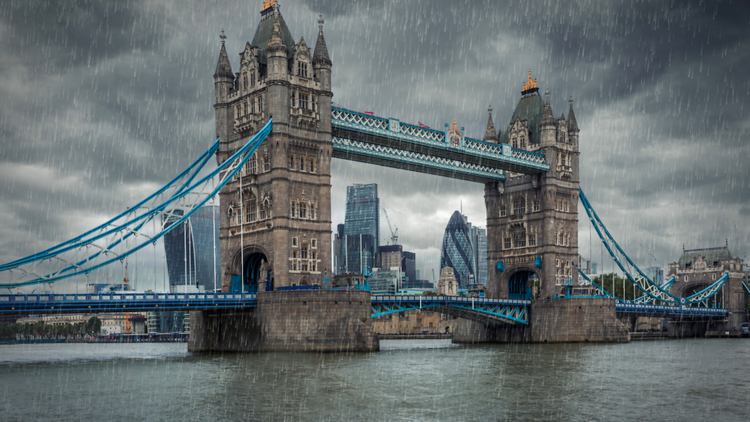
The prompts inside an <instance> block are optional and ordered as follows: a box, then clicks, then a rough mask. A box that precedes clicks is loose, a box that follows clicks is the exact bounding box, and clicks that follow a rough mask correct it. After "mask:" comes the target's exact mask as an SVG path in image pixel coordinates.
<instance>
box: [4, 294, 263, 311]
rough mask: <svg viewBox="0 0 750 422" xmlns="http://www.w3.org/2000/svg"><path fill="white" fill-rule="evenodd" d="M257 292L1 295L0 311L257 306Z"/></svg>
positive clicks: (182, 309) (138, 309) (186, 308)
mask: <svg viewBox="0 0 750 422" xmlns="http://www.w3.org/2000/svg"><path fill="white" fill-rule="evenodd" d="M257 305H258V300H257V298H256V295H255V293H127V292H125V293H112V294H71V293H68V294H42V295H0V314H34V313H63V312H66V313H70V312H136V311H178V310H181V311H200V310H207V309H237V308H254V307H256V306H257Z"/></svg>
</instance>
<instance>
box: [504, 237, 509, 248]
mask: <svg viewBox="0 0 750 422" xmlns="http://www.w3.org/2000/svg"><path fill="white" fill-rule="evenodd" d="M503 247H504V248H505V249H510V238H509V237H506V238H505V239H504V240H503Z"/></svg>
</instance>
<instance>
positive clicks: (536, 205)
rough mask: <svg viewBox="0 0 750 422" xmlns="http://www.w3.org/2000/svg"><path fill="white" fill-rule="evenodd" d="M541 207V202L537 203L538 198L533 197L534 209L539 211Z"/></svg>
mask: <svg viewBox="0 0 750 422" xmlns="http://www.w3.org/2000/svg"><path fill="white" fill-rule="evenodd" d="M540 209H541V204H540V203H539V199H534V211H539V210H540Z"/></svg>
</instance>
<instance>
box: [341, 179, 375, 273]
mask: <svg viewBox="0 0 750 422" xmlns="http://www.w3.org/2000/svg"><path fill="white" fill-rule="evenodd" d="M344 243H345V244H344V248H345V250H346V253H345V254H344V259H345V261H344V268H345V271H348V272H353V273H360V274H362V273H364V272H365V268H366V267H370V268H374V267H377V252H378V247H379V246H380V200H379V199H378V185H376V184H374V183H373V184H369V185H353V186H347V188H346V217H345V219H344Z"/></svg>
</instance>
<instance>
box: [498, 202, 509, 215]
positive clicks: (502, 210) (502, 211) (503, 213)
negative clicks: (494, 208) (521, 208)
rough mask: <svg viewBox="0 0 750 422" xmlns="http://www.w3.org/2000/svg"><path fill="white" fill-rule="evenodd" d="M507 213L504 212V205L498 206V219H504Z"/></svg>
mask: <svg viewBox="0 0 750 422" xmlns="http://www.w3.org/2000/svg"><path fill="white" fill-rule="evenodd" d="M507 214H508V213H507V212H506V210H505V204H500V217H505V216H506V215H507Z"/></svg>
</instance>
